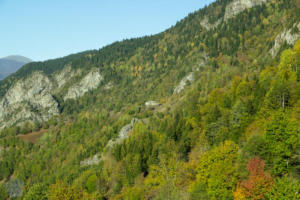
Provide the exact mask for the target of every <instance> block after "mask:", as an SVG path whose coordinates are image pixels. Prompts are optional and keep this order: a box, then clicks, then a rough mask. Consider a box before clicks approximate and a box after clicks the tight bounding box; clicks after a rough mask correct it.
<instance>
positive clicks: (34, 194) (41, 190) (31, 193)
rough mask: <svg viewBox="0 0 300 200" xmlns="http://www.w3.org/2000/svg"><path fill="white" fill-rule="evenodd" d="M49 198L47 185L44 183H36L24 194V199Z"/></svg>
mask: <svg viewBox="0 0 300 200" xmlns="http://www.w3.org/2000/svg"><path fill="white" fill-rule="evenodd" d="M35 199H40V200H47V199H48V198H47V187H46V186H45V185H42V184H39V183H37V184H34V185H33V186H31V187H30V189H29V190H28V192H27V193H26V195H25V196H24V200H35Z"/></svg>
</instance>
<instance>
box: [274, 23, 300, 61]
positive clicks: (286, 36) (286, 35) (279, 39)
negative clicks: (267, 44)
mask: <svg viewBox="0 0 300 200" xmlns="http://www.w3.org/2000/svg"><path fill="white" fill-rule="evenodd" d="M295 29H296V30H298V32H294V31H293V30H295ZM299 38H300V23H298V24H294V25H293V27H292V28H291V29H288V30H284V31H283V32H281V33H279V34H278V35H277V36H276V38H275V42H274V46H273V47H272V49H271V50H270V54H271V55H272V57H275V56H276V55H277V53H278V51H279V49H280V47H281V45H283V44H284V43H285V42H286V43H287V44H289V45H294V44H295V42H296V41H297V40H298V39H299Z"/></svg>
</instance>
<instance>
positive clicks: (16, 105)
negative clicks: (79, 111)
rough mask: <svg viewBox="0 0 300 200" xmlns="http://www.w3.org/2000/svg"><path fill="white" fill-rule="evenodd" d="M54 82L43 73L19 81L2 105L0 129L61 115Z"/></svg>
mask: <svg viewBox="0 0 300 200" xmlns="http://www.w3.org/2000/svg"><path fill="white" fill-rule="evenodd" d="M53 87H54V83H53V81H52V80H51V79H50V78H48V77H47V76H46V75H44V74H43V73H41V72H35V73H33V74H32V75H31V76H29V77H28V78H26V79H24V80H19V81H18V82H16V84H14V85H13V86H12V87H11V88H10V89H9V90H8V91H7V93H6V95H5V96H4V98H3V99H2V100H1V103H0V128H3V127H5V126H8V125H12V124H14V123H20V122H23V121H26V120H31V121H35V120H36V121H45V120H48V119H49V118H50V117H51V116H53V115H57V114H58V113H59V110H58V104H57V102H56V101H55V99H54V98H53V96H52V95H51V91H52V90H53Z"/></svg>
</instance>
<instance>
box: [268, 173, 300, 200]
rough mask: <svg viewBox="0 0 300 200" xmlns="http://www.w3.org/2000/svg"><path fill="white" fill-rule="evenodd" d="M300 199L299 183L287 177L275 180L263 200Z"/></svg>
mask: <svg viewBox="0 0 300 200" xmlns="http://www.w3.org/2000/svg"><path fill="white" fill-rule="evenodd" d="M299 198H300V183H299V181H296V180H294V179H292V178H289V177H282V178H277V179H276V180H275V183H274V185H273V186H272V187H271V189H270V191H269V192H268V193H267V194H266V197H265V199H267V200H271V199H272V200H273V199H280V200H297V199H299Z"/></svg>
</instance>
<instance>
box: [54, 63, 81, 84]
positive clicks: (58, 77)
mask: <svg viewBox="0 0 300 200" xmlns="http://www.w3.org/2000/svg"><path fill="white" fill-rule="evenodd" d="M75 75H76V72H75V71H74V70H72V68H71V65H66V66H65V67H64V68H63V69H62V70H61V71H60V72H57V73H55V74H54V75H53V78H54V80H55V81H56V83H57V85H58V88H60V87H61V86H63V85H64V84H65V83H67V82H68V81H69V80H70V79H71V78H73V77H74V76H75Z"/></svg>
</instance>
